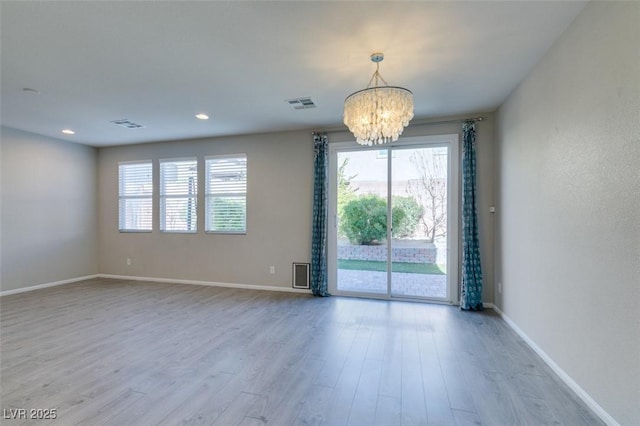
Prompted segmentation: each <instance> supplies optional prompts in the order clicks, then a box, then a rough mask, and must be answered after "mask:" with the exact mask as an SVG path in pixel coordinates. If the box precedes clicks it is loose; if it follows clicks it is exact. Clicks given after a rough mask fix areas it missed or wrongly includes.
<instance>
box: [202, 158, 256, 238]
mask: <svg viewBox="0 0 640 426" xmlns="http://www.w3.org/2000/svg"><path fill="white" fill-rule="evenodd" d="M205 199H206V212H205V216H206V219H205V230H206V231H207V232H223V233H236V234H244V233H246V231H247V156H246V154H238V155H233V156H216V157H207V158H206V191H205Z"/></svg>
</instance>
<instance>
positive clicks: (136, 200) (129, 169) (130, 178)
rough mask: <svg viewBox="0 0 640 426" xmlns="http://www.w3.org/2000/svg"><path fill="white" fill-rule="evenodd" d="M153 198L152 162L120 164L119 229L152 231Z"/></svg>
mask: <svg viewBox="0 0 640 426" xmlns="http://www.w3.org/2000/svg"><path fill="white" fill-rule="evenodd" d="M152 196H153V166H152V163H151V161H144V162H135V163H133V162H131V163H129V162H127V163H119V164H118V206H119V214H118V227H119V229H120V231H125V232H127V231H129V232H136V231H138V232H148V231H151V229H152V225H151V220H152V203H151V197H152Z"/></svg>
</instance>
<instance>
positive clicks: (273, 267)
mask: <svg viewBox="0 0 640 426" xmlns="http://www.w3.org/2000/svg"><path fill="white" fill-rule="evenodd" d="M269 273H270V274H271V275H273V274H275V273H276V267H275V266H269Z"/></svg>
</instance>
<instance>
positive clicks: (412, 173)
mask: <svg viewBox="0 0 640 426" xmlns="http://www.w3.org/2000/svg"><path fill="white" fill-rule="evenodd" d="M448 156H449V151H448V147H447V146H429V147H418V148H397V149H394V150H393V151H392V158H391V172H392V173H391V176H392V179H391V206H392V208H391V212H392V229H393V231H392V237H391V241H390V244H391V256H390V257H391V259H390V260H391V271H392V272H391V295H392V296H399V297H419V298H428V299H446V298H447V297H448V292H447V216H448V211H447V200H448V195H449V194H448V181H447V180H448V164H449V158H448Z"/></svg>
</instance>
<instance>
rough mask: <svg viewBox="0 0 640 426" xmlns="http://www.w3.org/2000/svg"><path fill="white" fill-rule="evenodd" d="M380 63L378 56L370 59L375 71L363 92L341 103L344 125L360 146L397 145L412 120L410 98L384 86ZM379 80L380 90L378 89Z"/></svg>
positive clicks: (391, 87)
mask: <svg viewBox="0 0 640 426" xmlns="http://www.w3.org/2000/svg"><path fill="white" fill-rule="evenodd" d="M383 59H384V55H383V54H382V53H374V54H372V55H371V61H372V62H375V64H376V71H375V72H374V73H373V75H372V76H371V80H369V84H368V85H367V88H366V89H363V90H359V91H357V92H354V93H352V94H350V95H349V96H347V99H345V100H344V124H346V125H347V127H348V128H349V130H350V131H351V133H353V135H354V136H355V137H356V142H358V143H359V144H360V145H368V146H371V145H373V144H383V143H387V142H390V141H394V142H395V141H397V140H398V137H399V136H400V135H401V134H402V131H403V130H404V128H405V127H407V125H408V124H409V121H410V120H411V119H412V118H413V94H412V93H411V92H410V91H409V90H407V89H405V88H403V87H396V86H389V85H388V84H387V82H386V81H385V80H384V78H382V76H381V75H380V72H379V71H378V70H379V68H380V62H381V61H382V60H383ZM380 80H381V81H382V82H383V83H384V86H379V85H378V82H379V81H380ZM371 83H373V86H371Z"/></svg>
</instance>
